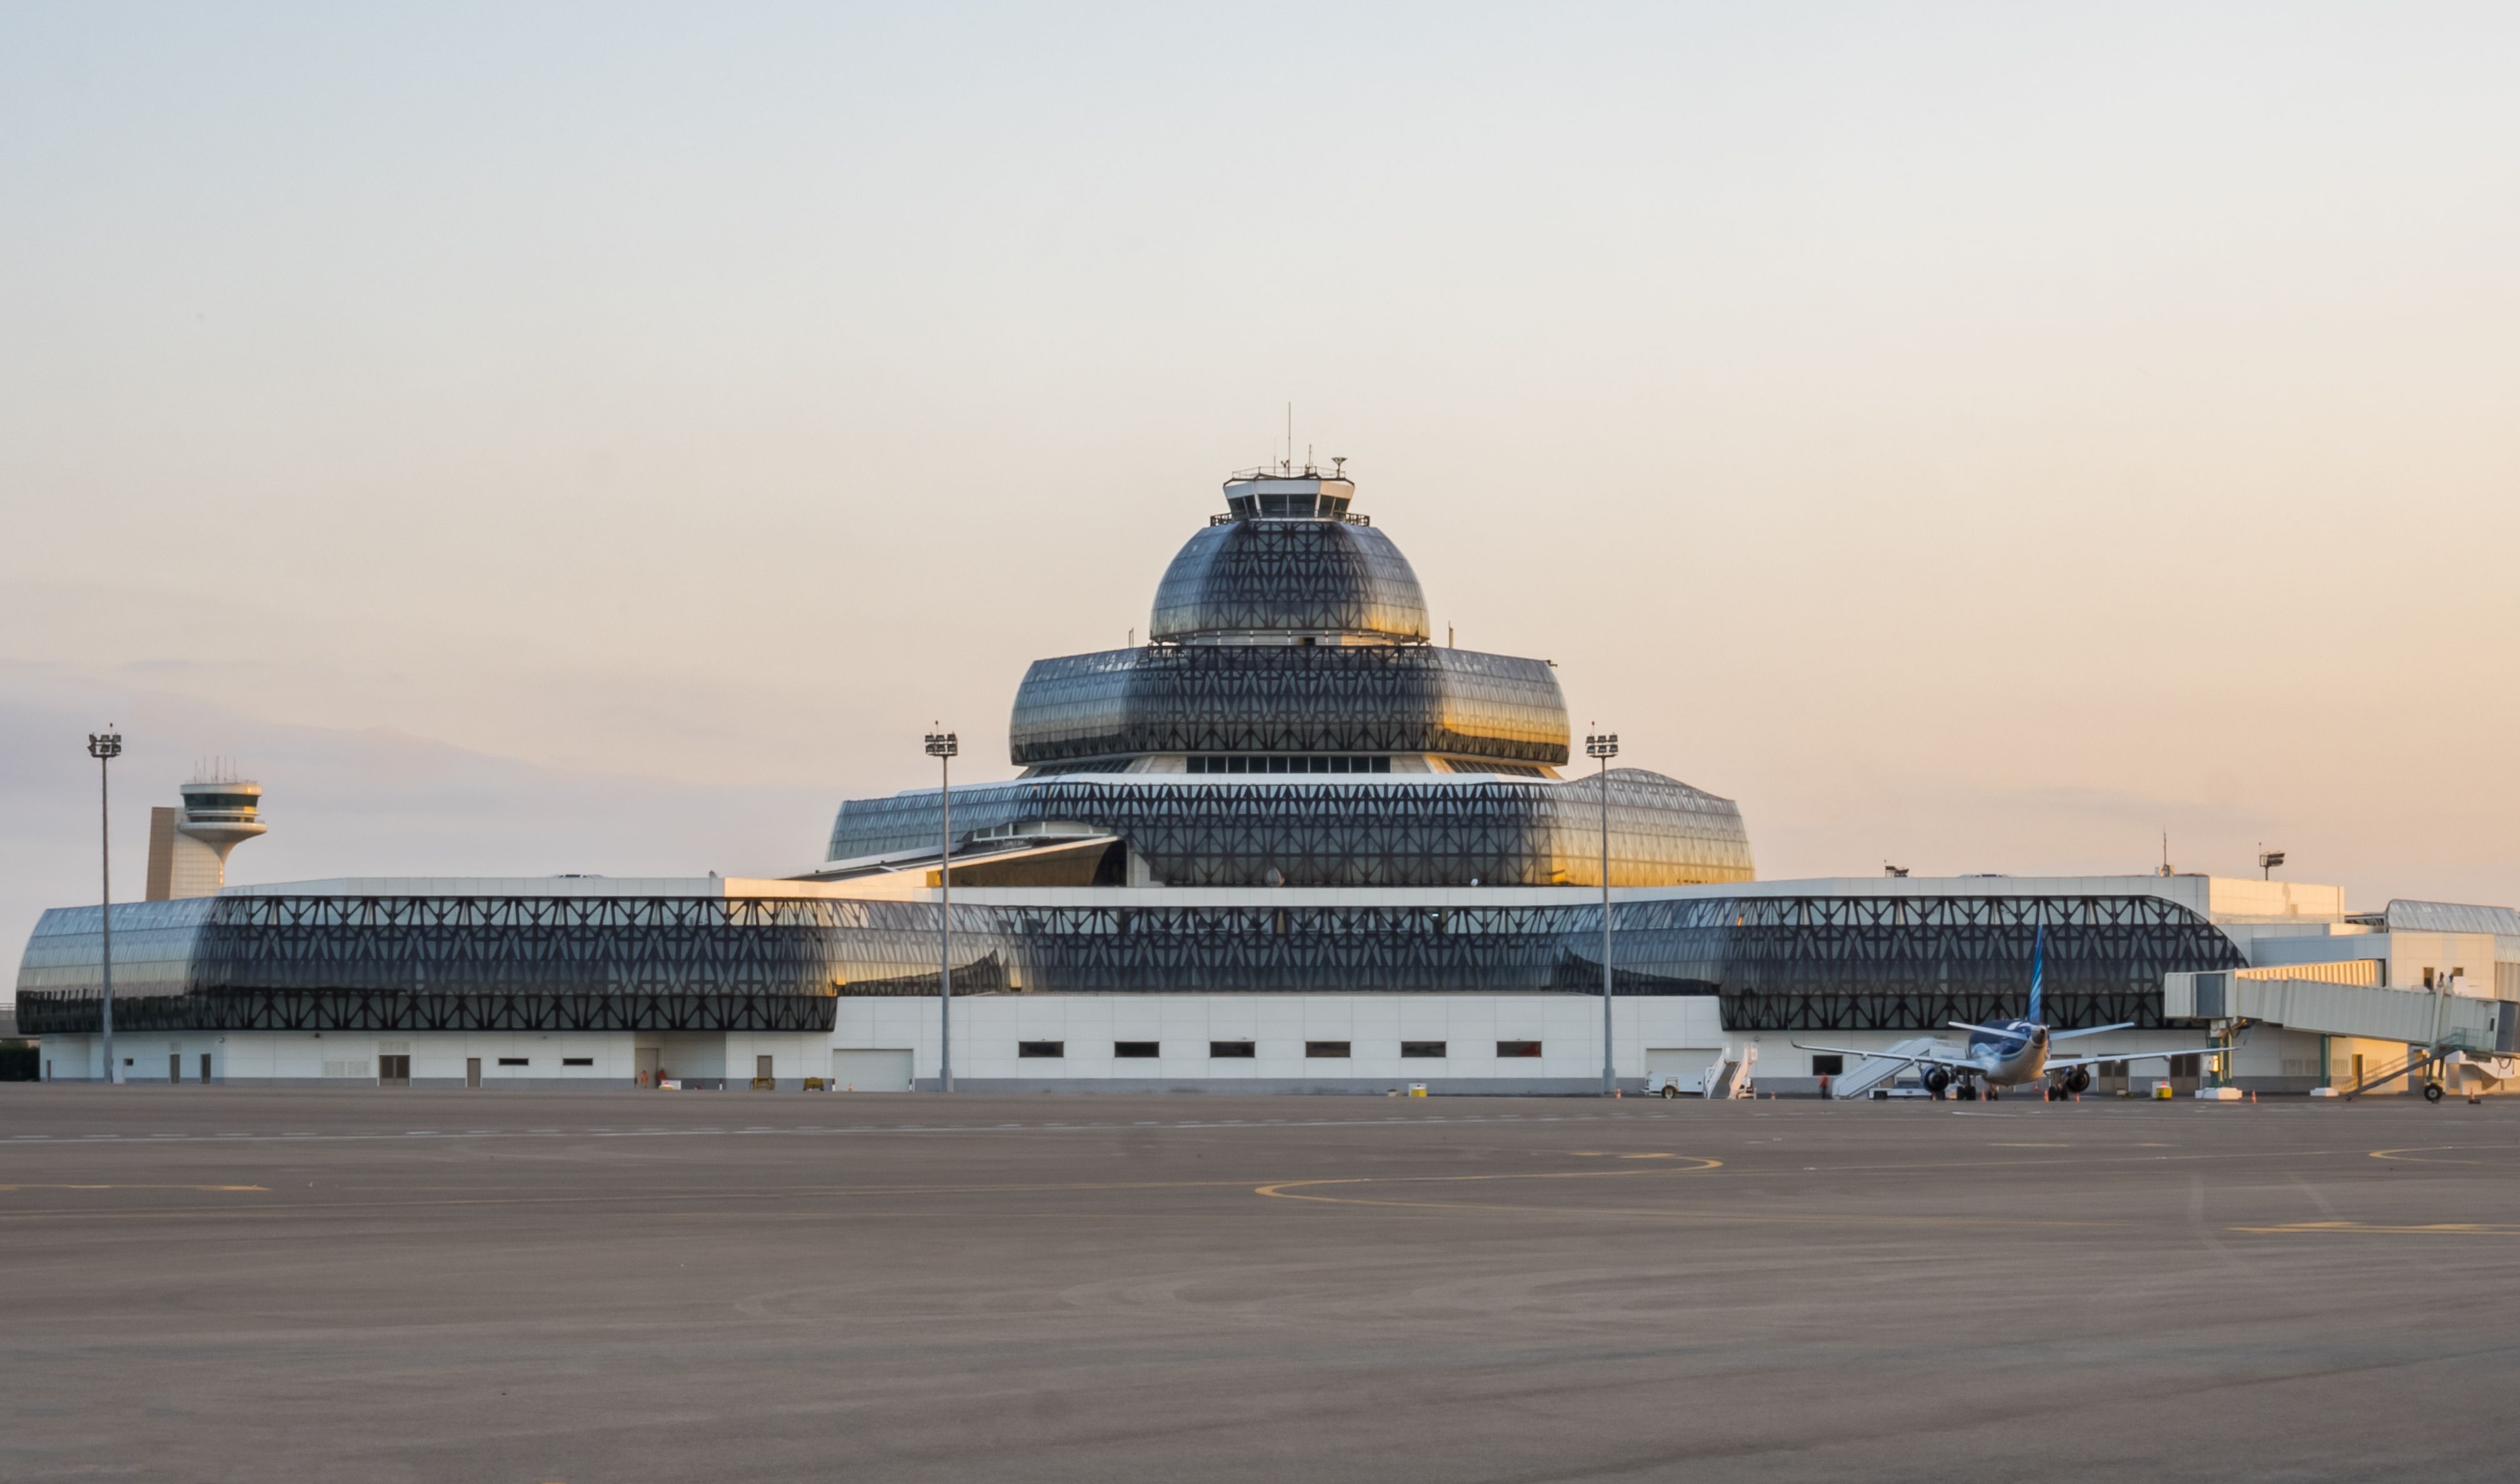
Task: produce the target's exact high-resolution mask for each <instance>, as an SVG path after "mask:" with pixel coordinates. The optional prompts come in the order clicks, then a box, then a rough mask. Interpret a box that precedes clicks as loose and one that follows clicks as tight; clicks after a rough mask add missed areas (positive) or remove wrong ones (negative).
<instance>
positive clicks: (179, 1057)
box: [166, 1052, 184, 1082]
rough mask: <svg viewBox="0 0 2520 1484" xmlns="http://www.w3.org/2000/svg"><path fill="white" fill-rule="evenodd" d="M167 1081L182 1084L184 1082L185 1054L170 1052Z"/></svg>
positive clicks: (167, 1062)
mask: <svg viewBox="0 0 2520 1484" xmlns="http://www.w3.org/2000/svg"><path fill="white" fill-rule="evenodd" d="M166 1080H167V1081H169V1082H181V1081H183V1080H184V1054H183V1053H182V1052H169V1053H168V1054H167V1056H166Z"/></svg>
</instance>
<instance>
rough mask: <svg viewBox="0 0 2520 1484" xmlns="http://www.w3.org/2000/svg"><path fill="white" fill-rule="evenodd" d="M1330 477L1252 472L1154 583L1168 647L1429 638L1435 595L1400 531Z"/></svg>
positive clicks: (1157, 617)
mask: <svg viewBox="0 0 2520 1484" xmlns="http://www.w3.org/2000/svg"><path fill="white" fill-rule="evenodd" d="M1352 488H1353V486H1351V485H1349V484H1348V483H1347V482H1346V481H1344V480H1331V479H1242V480H1237V481H1235V482H1234V483H1232V484H1228V485H1227V486H1226V494H1227V502H1228V505H1229V506H1230V507H1231V513H1230V514H1228V515H1226V516H1221V517H1217V521H1216V523H1214V524H1211V525H1209V526H1208V527H1207V529H1205V530H1203V531H1200V532H1199V533H1198V534H1196V535H1194V536H1193V537H1191V538H1190V541H1189V542H1188V543H1187V544H1186V545H1184V546H1183V547H1182V549H1181V552H1180V554H1179V555H1178V556H1176V557H1174V558H1173V562H1172V565H1171V566H1169V567H1167V568H1166V569H1165V571H1164V577H1163V581H1162V582H1160V583H1158V584H1157V585H1156V587H1155V611H1154V620H1153V624H1152V626H1151V627H1150V628H1149V629H1148V636H1149V637H1150V638H1152V639H1153V640H1154V641H1155V642H1156V643H1158V644H1183V643H1187V644H1201V643H1208V644H1214V643H1228V642H1232V641H1233V640H1235V639H1238V638H1251V639H1261V640H1268V639H1277V640H1279V641H1281V642H1283V640H1284V639H1286V638H1289V637H1302V638H1327V639H1332V640H1336V641H1339V642H1344V643H1358V642H1362V643H1367V644H1376V643H1379V644H1422V643H1424V642H1425V640H1426V636H1427V623H1426V595H1425V592H1424V590H1423V589H1421V588H1419V587H1418V573H1417V571H1416V570H1415V569H1414V568H1412V567H1411V566H1410V565H1409V559H1408V558H1406V557H1404V556H1402V555H1400V548H1399V547H1397V546H1395V545H1393V544H1392V541H1391V538H1390V537H1388V536H1386V535H1384V534H1382V532H1380V531H1378V530H1375V529H1374V528H1373V526H1372V525H1370V524H1368V523H1366V521H1365V518H1364V517H1361V516H1350V515H1348V514H1347V512H1346V507H1347V501H1348V493H1349V491H1350V490H1352Z"/></svg>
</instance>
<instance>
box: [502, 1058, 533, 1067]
mask: <svg viewBox="0 0 2520 1484" xmlns="http://www.w3.org/2000/svg"><path fill="white" fill-rule="evenodd" d="M499 1064H500V1065H501V1066H524V1065H526V1064H527V1062H526V1060H525V1058H524V1057H500V1058H499Z"/></svg>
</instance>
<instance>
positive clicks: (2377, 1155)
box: [2371, 1144, 2511, 1164]
mask: <svg viewBox="0 0 2520 1484" xmlns="http://www.w3.org/2000/svg"><path fill="white" fill-rule="evenodd" d="M2509 1147H2511V1146H2509V1145H2507V1144H2410V1145H2408V1146H2407V1147H2405V1148H2403V1149H2373V1150H2372V1151H2371V1157H2372V1158H2374V1159H2402V1160H2405V1161H2406V1162H2407V1163H2408V1164H2483V1163H2485V1161H2484V1160H2482V1159H2418V1158H2417V1157H2415V1156H2417V1155H2419V1154H2429V1153H2432V1152H2434V1151H2435V1150H2437V1149H2507V1148H2509Z"/></svg>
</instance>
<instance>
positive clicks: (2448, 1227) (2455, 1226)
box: [2230, 1221, 2520, 1237]
mask: <svg viewBox="0 0 2520 1484" xmlns="http://www.w3.org/2000/svg"><path fill="white" fill-rule="evenodd" d="M2230 1230H2232V1231H2234V1232H2256V1233H2260V1234H2264V1235H2271V1236H2284V1237H2293V1236H2335V1237H2369V1236H2384V1237H2520V1226H2509V1225H2496V1224H2492V1223H2487V1222H2481V1221H2443V1222H2435V1223H2433V1224H2431V1225H2429V1226H2417V1227H2392V1226H2382V1225H2380V1224H2378V1223H2376V1222H2362V1221H2296V1222H2288V1223H2286V1224H2284V1225H2283V1226H2279V1227H2233V1228H2231V1229H2230Z"/></svg>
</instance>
